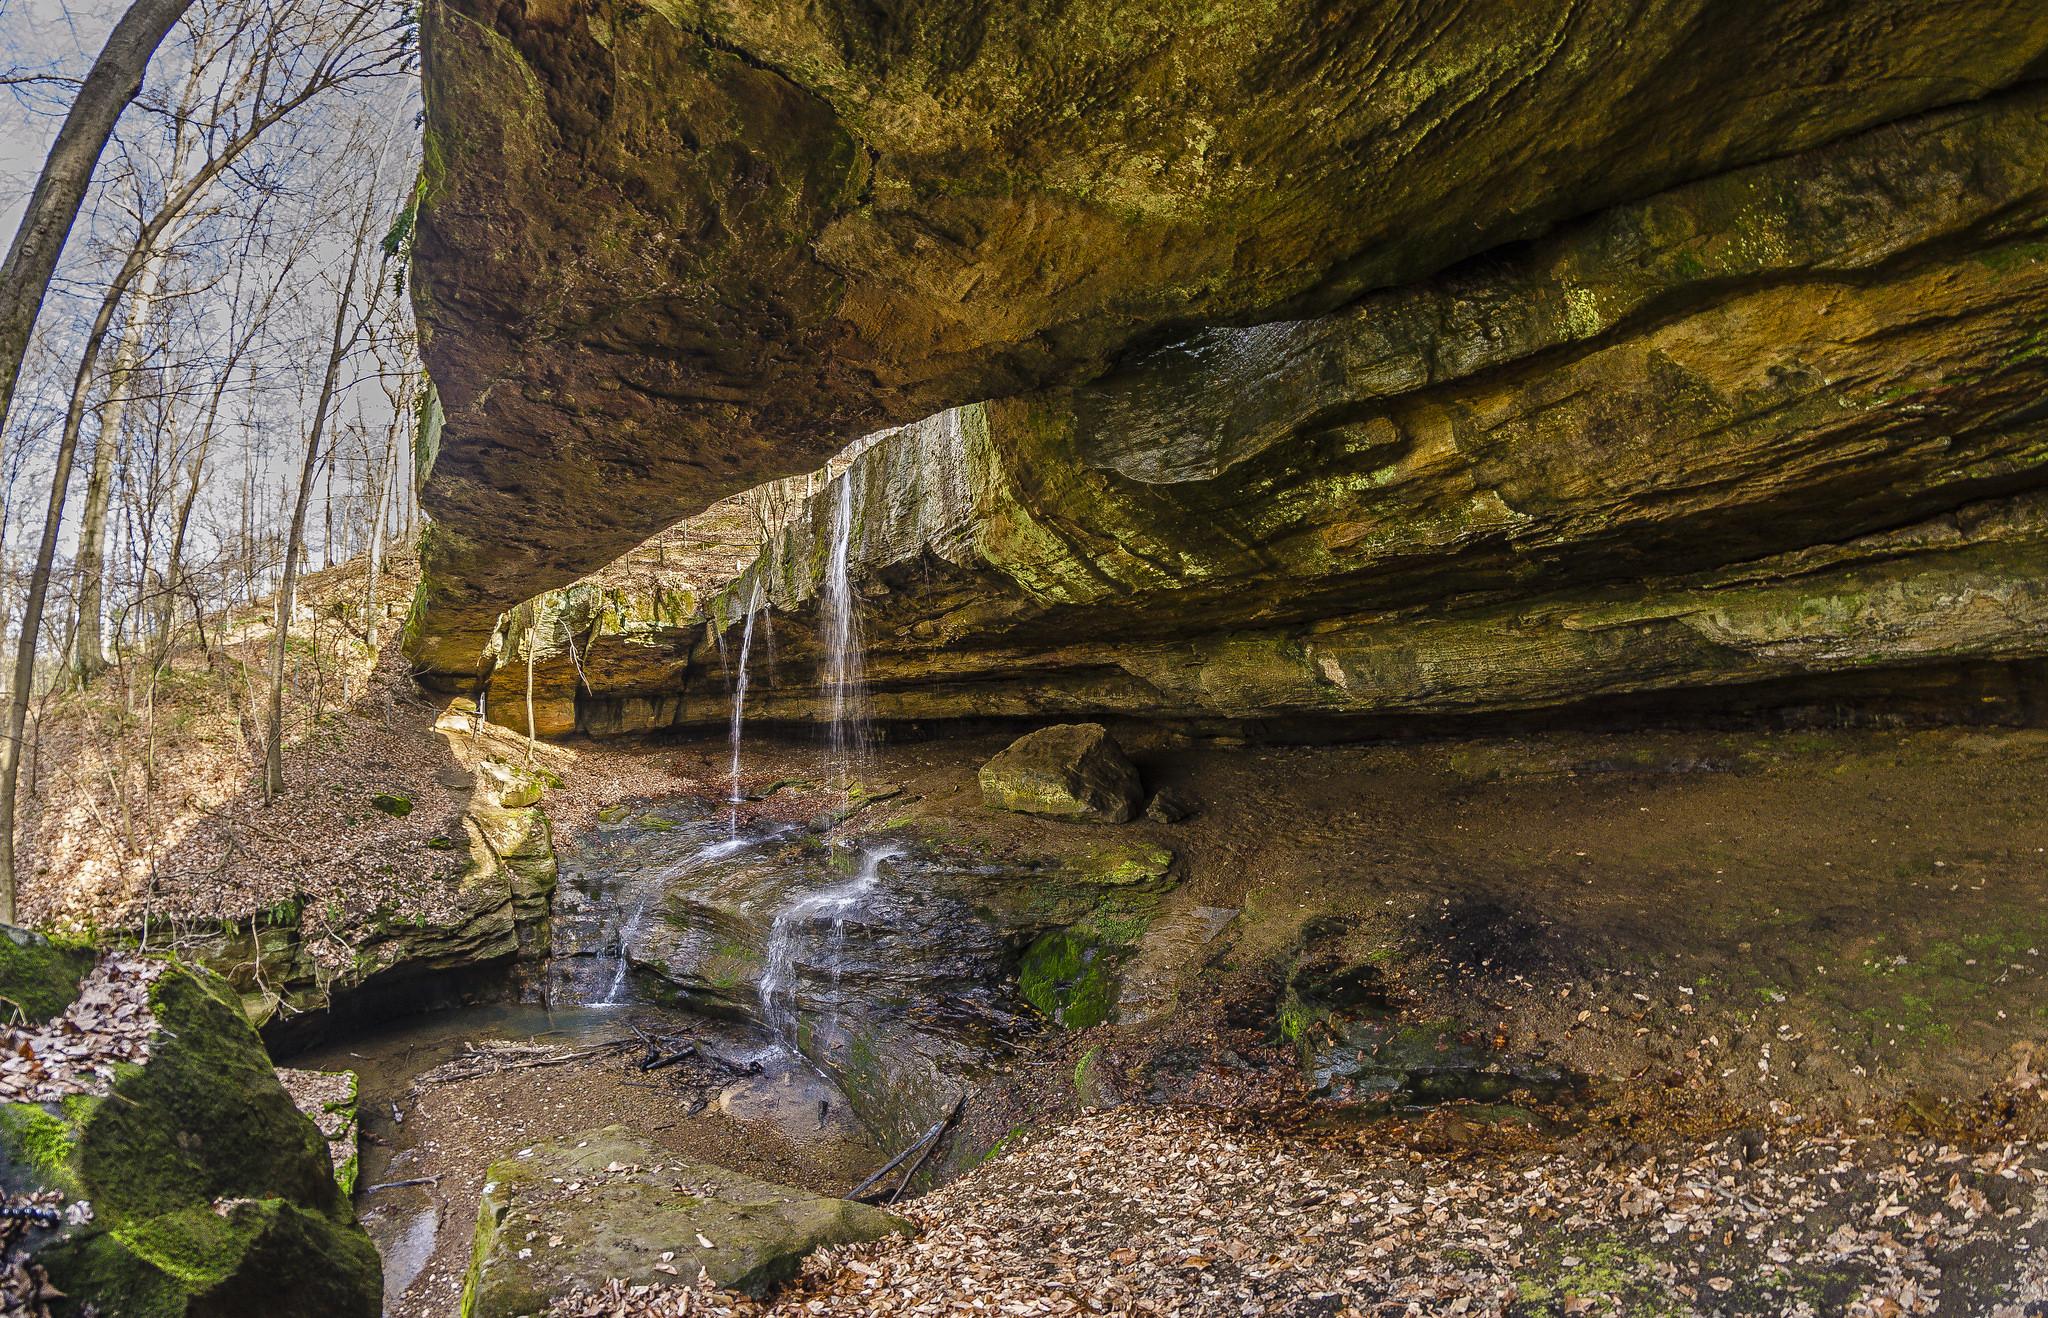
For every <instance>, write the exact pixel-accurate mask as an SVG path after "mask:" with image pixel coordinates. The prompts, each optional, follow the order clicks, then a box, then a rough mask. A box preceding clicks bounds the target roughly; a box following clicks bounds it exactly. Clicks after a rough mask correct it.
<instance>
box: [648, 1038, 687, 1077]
mask: <svg viewBox="0 0 2048 1318" xmlns="http://www.w3.org/2000/svg"><path fill="white" fill-rule="evenodd" d="M696 1055H697V1045H696V1044H694V1043H686V1044H684V1045H683V1046H682V1048H681V1049H680V1050H679V1051H676V1052H672V1053H670V1054H668V1055H667V1056H666V1057H664V1056H662V1055H661V1054H660V1053H656V1054H654V1055H653V1056H651V1057H649V1058H648V1059H647V1060H646V1061H644V1062H642V1063H640V1069H641V1070H642V1071H659V1070H660V1069H661V1068H662V1067H664V1066H674V1065H675V1064H676V1063H677V1062H680V1061H683V1060H684V1059H685V1058H690V1057H695V1056H696Z"/></svg>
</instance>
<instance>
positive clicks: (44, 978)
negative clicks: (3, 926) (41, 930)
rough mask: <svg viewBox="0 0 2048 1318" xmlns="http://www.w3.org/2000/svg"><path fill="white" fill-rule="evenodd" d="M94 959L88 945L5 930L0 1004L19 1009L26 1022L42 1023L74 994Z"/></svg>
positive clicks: (0, 950) (0, 945) (0, 942)
mask: <svg viewBox="0 0 2048 1318" xmlns="http://www.w3.org/2000/svg"><path fill="white" fill-rule="evenodd" d="M96 960H98V954H97V953H95V952H94V951H93V950H92V949H91V948H90V947H85V946H82V945H78V944H71V943H57V942H52V941H50V940H49V939H47V938H44V937H42V936H41V935H40V934H31V933H28V932H26V931H24V930H15V929H8V930H5V931H4V935H0V1005H4V1007H6V1008H11V1009H12V1011H14V1012H19V1013H20V1017H21V1019H22V1020H23V1021H25V1022H26V1023H27V1024H30V1025H41V1024H43V1023H44V1022H46V1021H48V1020H50V1019H51V1018H52V1017H54V1016H56V1015H57V1014H58V1013H60V1012H62V1011H63V1010H64V1009H65V1008H66V1007H68V1006H70V1005H71V1003H72V1001H73V1000H74V999H75V998H77V996H78V983H79V981H80V980H82V979H84V978H85V976H86V974H87V973H88V972H90V971H91V970H92V967H93V962H94V961H96Z"/></svg>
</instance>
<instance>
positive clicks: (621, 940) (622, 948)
mask: <svg viewBox="0 0 2048 1318" xmlns="http://www.w3.org/2000/svg"><path fill="white" fill-rule="evenodd" d="M647 897H648V894H647V892H645V891H642V892H641V894H640V900H639V902H638V903H636V904H635V905H634V907H633V914H631V915H630V916H628V917H626V922H625V923H624V924H622V925H620V926H619V930H618V933H616V934H615V935H613V943H612V982H611V987H609V988H607V989H606V990H605V994H604V996H603V997H602V998H600V999H598V1000H597V1001H596V1002H593V1003H591V1004H590V1005H591V1006H593V1007H618V1006H623V1005H624V1004H625V1001H626V977H627V975H628V974H630V973H631V971H632V969H633V961H632V956H631V949H632V946H633V939H634V938H636V937H637V936H638V935H639V933H640V921H641V920H642V919H644V918H645V917H646V915H647Z"/></svg>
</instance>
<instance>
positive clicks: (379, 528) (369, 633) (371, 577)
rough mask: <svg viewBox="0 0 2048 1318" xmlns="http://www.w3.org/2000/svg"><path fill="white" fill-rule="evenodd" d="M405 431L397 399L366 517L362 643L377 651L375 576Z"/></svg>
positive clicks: (380, 564)
mask: <svg viewBox="0 0 2048 1318" xmlns="http://www.w3.org/2000/svg"><path fill="white" fill-rule="evenodd" d="M404 428H405V406H404V403H403V401H402V399H401V401H400V403H399V405H398V406H397V407H395V408H394V409H393V412H392V417H391V432H390V433H389V434H388V435H386V436H385V438H384V464H383V471H382V473H381V474H380V475H379V477H378V479H377V503H376V510H375V511H374V512H373V513H372V514H371V516H370V544H369V552H370V564H369V566H370V570H369V572H368V574H367V575H366V577H365V581H366V582H367V584H366V585H365V586H364V587H363V641H364V643H365V644H366V645H368V646H369V647H370V648H371V649H372V650H375V649H376V648H377V574H378V573H379V572H380V571H382V570H383V567H384V520H385V518H386V517H387V516H388V515H389V512H388V504H389V502H390V498H391V486H392V482H393V480H394V478H395V477H396V475H397V473H398V436H399V433H400V432H401V431H402V430H403V429H404Z"/></svg>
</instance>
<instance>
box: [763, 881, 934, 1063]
mask: <svg viewBox="0 0 2048 1318" xmlns="http://www.w3.org/2000/svg"><path fill="white" fill-rule="evenodd" d="M902 855H903V848H901V847H898V846H890V845H886V844H885V845H882V846H877V847H872V848H869V849H867V850H865V851H863V852H862V853H861V858H860V866H859V869H858V870H857V872H856V873H855V874H854V875H853V877H852V878H849V879H846V880H844V881H843V882H840V883H835V884H833V885H831V886H830V887H827V888H822V889H818V890H816V891H813V892H809V893H805V894H804V895H803V896H800V897H798V898H797V899H796V900H795V901H793V902H791V903H789V904H788V905H786V906H784V907H783V908H782V909H781V910H780V911H779V912H777V913H776V916H775V919H774V921H773V922H772V923H771V924H770V926H769V929H768V945H767V948H766V952H765V955H764V957H763V961H762V969H761V985H760V990H759V994H760V1000H761V1019H762V1021H763V1022H764V1023H765V1024H766V1025H767V1026H768V1028H769V1029H771V1030H773V1031H775V1033H776V1034H777V1035H778V1036H779V1037H781V1038H782V1039H784V1040H786V1041H790V1042H794V1041H795V1038H796V1011H797V979H798V976H799V974H800V973H801V966H800V963H799V960H798V958H799V957H800V956H801V955H802V953H803V951H804V948H805V945H806V943H807V941H809V938H810V935H811V933H812V932H813V931H814V930H815V929H816V928H817V927H818V926H819V925H820V924H823V925H824V927H825V929H826V931H827V933H826V937H825V938H824V939H823V940H821V942H822V952H823V960H824V962H825V971H826V973H827V974H828V975H829V976H830V977H831V983H832V987H833V988H835V989H836V988H837V987H838V985H839V977H840V975H841V974H842V973H843V972H844V970H845V966H846V925H847V922H848V920H849V919H850V918H852V917H855V916H857V915H859V914H861V913H862V912H863V911H864V910H865V909H866V907H867V905H868V899H869V898H870V897H871V896H872V895H873V894H874V892H875V889H876V887H877V886H878V885H879V884H880V882H881V871H882V866H883V865H885V864H886V863H888V862H889V861H892V860H895V859H897V858H898V857H900V856H902Z"/></svg>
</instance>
